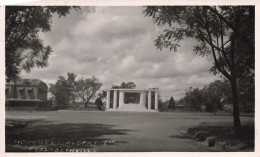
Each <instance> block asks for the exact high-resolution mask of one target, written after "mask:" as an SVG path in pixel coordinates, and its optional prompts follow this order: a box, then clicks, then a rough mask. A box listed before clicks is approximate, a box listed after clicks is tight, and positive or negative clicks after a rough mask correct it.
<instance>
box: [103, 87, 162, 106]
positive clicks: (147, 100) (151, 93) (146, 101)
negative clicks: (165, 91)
mask: <svg viewBox="0 0 260 157" xmlns="http://www.w3.org/2000/svg"><path fill="white" fill-rule="evenodd" d="M128 93H135V94H139V95H138V97H137V98H139V100H138V102H130V103H129V102H126V96H127V94H128ZM158 95H159V91H158V89H124V88H120V89H110V90H107V100H106V111H158ZM152 97H153V99H154V100H152Z"/></svg>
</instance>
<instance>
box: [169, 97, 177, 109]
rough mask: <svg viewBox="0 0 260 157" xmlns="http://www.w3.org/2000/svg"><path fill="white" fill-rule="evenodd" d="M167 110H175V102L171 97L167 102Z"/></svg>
mask: <svg viewBox="0 0 260 157" xmlns="http://www.w3.org/2000/svg"><path fill="white" fill-rule="evenodd" d="M168 108H169V109H175V101H174V99H173V97H171V99H170V101H169V104H168Z"/></svg>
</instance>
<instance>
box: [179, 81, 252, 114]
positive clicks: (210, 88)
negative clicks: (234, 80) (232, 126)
mask: <svg viewBox="0 0 260 157" xmlns="http://www.w3.org/2000/svg"><path fill="white" fill-rule="evenodd" d="M245 84H247V83H245V82H239V83H238V85H239V100H240V102H241V105H240V106H241V111H244V112H253V111H254V105H252V104H254V99H253V98H252V97H254V92H253V91H251V92H249V91H247V90H248V89H247V88H241V87H244V86H245ZM230 88H231V84H230V82H229V81H228V80H226V79H223V80H217V81H214V82H212V83H210V84H209V85H207V86H204V87H203V88H201V89H199V88H192V87H190V88H189V89H188V90H187V92H186V95H185V97H183V98H181V99H180V100H179V102H178V104H181V105H184V107H186V108H192V109H195V110H196V111H199V110H201V107H202V106H203V105H205V106H206V111H207V112H214V113H216V112H217V111H218V110H223V108H224V105H227V104H231V103H232V91H231V89H230ZM248 88H250V87H248Z"/></svg>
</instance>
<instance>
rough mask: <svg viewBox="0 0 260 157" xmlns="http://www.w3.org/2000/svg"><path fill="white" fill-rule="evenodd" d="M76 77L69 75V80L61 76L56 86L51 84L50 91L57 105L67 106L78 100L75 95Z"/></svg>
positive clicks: (72, 74)
mask: <svg viewBox="0 0 260 157" xmlns="http://www.w3.org/2000/svg"><path fill="white" fill-rule="evenodd" d="M76 77H77V75H75V74H74V73H67V79H65V78H64V77H63V76H59V79H58V80H57V81H56V83H55V84H50V88H49V91H50V92H51V94H52V95H53V96H54V97H55V102H56V104H58V105H65V106H67V105H69V103H70V102H73V101H74V100H75V99H76V97H75V94H74V90H75V79H76Z"/></svg>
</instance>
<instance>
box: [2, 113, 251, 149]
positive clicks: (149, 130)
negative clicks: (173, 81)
mask: <svg viewBox="0 0 260 157" xmlns="http://www.w3.org/2000/svg"><path fill="white" fill-rule="evenodd" d="M241 121H242V125H245V126H248V124H251V125H252V124H254V117H241ZM232 122H233V120H232V117H231V116H213V115H212V114H208V113H161V112H153V113H145V112H140V113H134V112H102V111H93V112H90V111H51V112H15V111H12V112H6V133H5V134H6V151H7V152H45V151H48V152H93V151H95V152H202V151H204V152H209V151H251V150H252V149H246V150H240V149H237V150H229V149H219V148H218V147H215V148H211V147H207V146H205V145H203V143H201V142H199V141H198V138H197V137H196V138H193V137H194V134H195V133H197V132H201V131H204V132H205V131H208V132H209V134H212V135H216V134H215V133H216V132H218V131H221V130H222V129H225V128H228V129H231V130H229V131H228V133H230V137H231V136H232V135H231V134H232ZM205 124H206V125H205ZM248 130H249V131H250V135H251V130H252V129H247V130H246V131H248ZM188 134H189V135H190V136H188ZM204 136H205V137H200V138H201V139H202V138H207V137H208V136H209V135H208V134H205V135H204ZM227 137H229V135H228V134H227ZM238 137H239V136H236V138H238ZM219 139H221V140H222V141H223V140H225V139H227V138H224V136H223V137H219ZM245 139H246V137H245V138H244V137H243V138H241V140H243V141H245ZM229 140H230V141H233V142H235V143H236V142H237V144H239V143H241V141H239V140H237V139H236V140H232V138H231V139H229ZM202 141H203V140H202ZM252 141H253V143H254V137H251V136H250V142H249V143H250V144H252ZM251 147H253V146H251Z"/></svg>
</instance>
